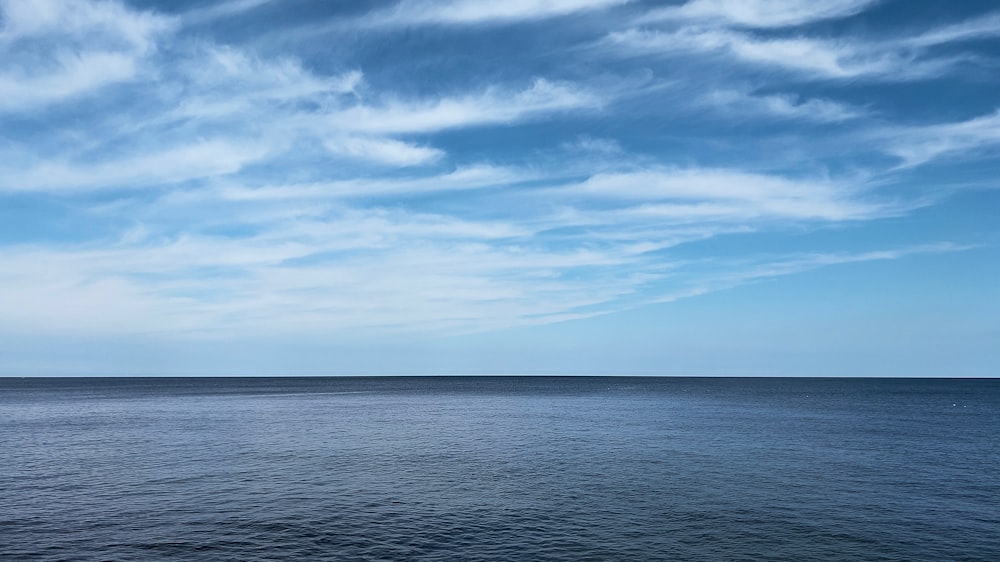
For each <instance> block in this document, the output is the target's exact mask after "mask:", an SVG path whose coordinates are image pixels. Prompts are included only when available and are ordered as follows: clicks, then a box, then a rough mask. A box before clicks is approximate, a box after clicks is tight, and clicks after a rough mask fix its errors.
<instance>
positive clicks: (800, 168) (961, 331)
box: [0, 0, 1000, 376]
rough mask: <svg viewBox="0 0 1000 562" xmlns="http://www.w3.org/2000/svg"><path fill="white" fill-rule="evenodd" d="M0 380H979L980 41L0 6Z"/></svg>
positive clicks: (940, 30) (366, 6)
mask: <svg viewBox="0 0 1000 562" xmlns="http://www.w3.org/2000/svg"><path fill="white" fill-rule="evenodd" d="M0 61H3V64H2V65H0V260H2V261H0V263H2V264H3V265H2V267H0V373H2V374H6V375H34V374H43V375H77V374H80V375H98V374H110V375H130V374H134V375H145V374H160V375H170V374H178V375H241V374H244V375H256V374H261V375H275V374H310V375H313V374H423V373H566V374H572V373H579V374H665V375H800V376H819V375H824V376H835V375H846V376H872V375H882V376H905V375H910V376H996V375H1000V344H998V342H1000V251H998V245H1000V191H998V189H997V188H998V187H1000V180H998V179H997V178H998V177H1000V158H998V156H1000V94H998V92H1000V8H998V7H997V5H996V4H995V3H994V2H991V1H973V0H969V1H963V2H940V1H933V0H928V1H921V0H881V1H880V0H826V1H824V2H814V1H807V0H766V1H765V0H688V1H686V2H682V1H679V2H643V1H640V0H632V1H629V0H549V1H543V0H508V1H504V2H481V1H479V0H440V1H436V2H430V1H420V0H402V1H398V0H392V1H377V2H376V1H372V2H360V1H359V2H322V1H318V0H309V1H307V0H282V1H276V0H275V1H267V0H231V1H225V2H207V1H201V0H183V1H180V0H178V1H171V2H164V1H153V0H129V1H124V0H123V1H91V0H32V1H31V2H23V1H20V0H0Z"/></svg>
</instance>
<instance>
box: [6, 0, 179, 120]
mask: <svg viewBox="0 0 1000 562" xmlns="http://www.w3.org/2000/svg"><path fill="white" fill-rule="evenodd" d="M0 21H2V22H3V27H2V28H0V58H2V59H4V60H6V61H8V63H7V64H5V65H4V67H3V68H2V69H0V111H17V110H25V109H36V108H39V107H44V106H46V105H48V104H51V103H57V102H60V101H63V100H66V99H70V98H73V97H75V96H79V95H82V94H85V93H88V92H92V91H95V90H97V89H99V88H102V87H105V86H108V85H110V84H115V83H120V82H125V81H129V80H133V79H135V78H136V77H137V76H138V74H139V71H140V67H141V64H140V63H141V61H143V60H144V59H145V58H146V57H147V56H148V55H149V54H150V53H151V52H152V51H154V50H155V47H156V42H157V40H158V38H159V37H161V36H162V35H163V34H165V33H167V32H169V31H170V30H171V29H173V27H174V22H173V20H171V19H169V18H165V17H162V16H157V15H152V14H147V13H141V12H133V11H130V10H128V9H126V8H125V7H123V6H122V5H121V4H118V3H116V2H100V3H98V2H87V1H84V0H65V1H57V0H37V1H32V2H19V1H16V0H6V1H3V2H0Z"/></svg>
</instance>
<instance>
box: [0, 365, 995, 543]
mask: <svg viewBox="0 0 1000 562" xmlns="http://www.w3.org/2000/svg"><path fill="white" fill-rule="evenodd" d="M288 559H293V560H519V561H520V560H574V561H575V560H713V561H714V560H795V561H807V560H886V561H889V560H893V561H895V560H900V561H902V560H935V561H937V560H984V561H996V560H1000V380H914V379H909V380H907V379H879V380H871V379H867V380H866V379H819V380H817V379H689V378H605V377H598V378H574V377H552V378H549V377H546V378H541V377H488V378H473V377H463V378H456V377H441V378H321V379H319V378H315V379H314V378H289V379H260V378H253V379H248V378H226V379H0V560H4V561H8V560H46V561H48V560H51V561H55V560H94V561H97V560H137V561H138V560H141V561H148V560H213V561H214V560H239V561H253V560H288Z"/></svg>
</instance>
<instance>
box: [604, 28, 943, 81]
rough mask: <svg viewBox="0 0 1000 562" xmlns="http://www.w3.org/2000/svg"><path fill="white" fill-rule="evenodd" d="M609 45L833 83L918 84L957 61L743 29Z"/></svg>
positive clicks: (628, 37) (647, 36)
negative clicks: (710, 57) (727, 61)
mask: <svg viewBox="0 0 1000 562" xmlns="http://www.w3.org/2000/svg"><path fill="white" fill-rule="evenodd" d="M607 41H608V42H609V43H610V44H612V45H616V46H618V47H621V48H623V49H626V50H627V51H632V52H640V53H647V54H648V53H652V54H663V55H667V54H681V53H709V54H712V53H715V54H719V55H725V56H729V57H732V58H734V59H736V60H738V61H742V62H746V63H751V64H754V65H760V66H763V67H771V68H779V69H783V70H786V71H789V72H795V73H801V74H804V75H808V76H812V77H816V78H828V79H847V78H862V77H868V78H873V79H881V80H894V81H895V80H912V79H916V78H922V77H926V76H932V75H937V74H940V73H941V72H943V71H944V70H946V69H947V68H948V67H949V66H950V65H952V64H953V63H954V62H955V61H956V59H955V58H937V59H929V60H923V59H921V58H920V57H919V56H918V55H919V53H917V52H913V51H911V50H909V49H900V48H899V47H898V46H895V45H891V44H888V43H886V44H877V43H865V42H863V41H846V40H841V41H838V40H828V39H814V38H809V37H791V38H767V39H764V38H759V37H757V36H755V35H752V34H749V33H743V32H738V31H731V30H724V29H707V28H697V27H691V28H685V29H681V30H676V31H659V30H650V29H628V30H625V31H616V32H613V33H611V34H609V35H608V37H607Z"/></svg>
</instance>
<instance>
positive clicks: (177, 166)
mask: <svg viewBox="0 0 1000 562" xmlns="http://www.w3.org/2000/svg"><path fill="white" fill-rule="evenodd" d="M267 153H268V148H267V147H266V146H262V145H259V144H254V143H253V142H244V143H239V144H236V143H234V142H231V141H229V140H218V139H217V140H202V141H197V142H194V143H192V144H188V145H181V146H172V147H167V148H162V149H159V150H158V151H156V152H152V153H150V152H145V151H143V152H138V153H135V154H132V155H129V156H128V157H126V158H121V159H115V160H108V161H104V162H100V163H77V162H68V161H59V160H54V159H53V160H47V161H44V162H41V163H38V164H36V165H34V166H29V167H25V168H22V169H9V168H8V169H7V170H6V171H5V173H4V174H3V179H2V180H0V192H3V191H14V192H17V191H55V192H68V191H76V190H105V189H118V188H129V189H141V188H147V187H154V186H160V185H164V184H172V183H180V182H184V181H188V180H191V179H202V178H207V177H214V176H222V175H226V174H231V173H234V172H237V171H239V170H240V169H242V168H243V166H245V165H246V164H248V163H250V162H254V161H257V160H259V159H261V158H263V157H264V156H266V155H267ZM2 166H3V165H2V164H0V170H2V169H3V167H2Z"/></svg>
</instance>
